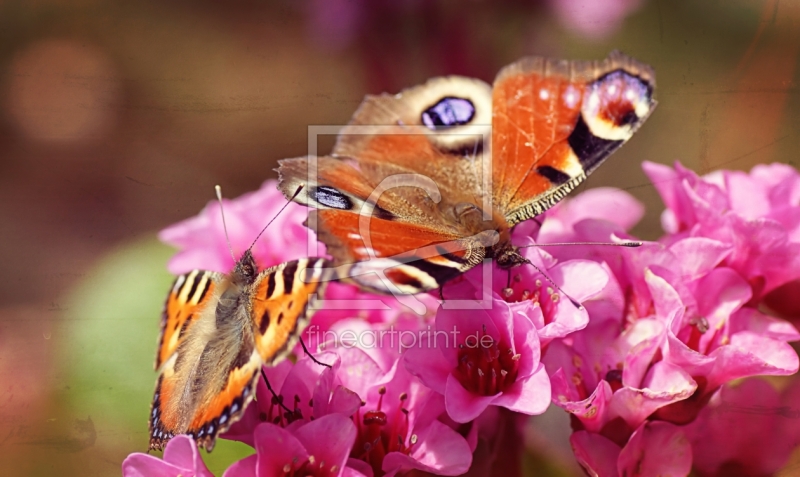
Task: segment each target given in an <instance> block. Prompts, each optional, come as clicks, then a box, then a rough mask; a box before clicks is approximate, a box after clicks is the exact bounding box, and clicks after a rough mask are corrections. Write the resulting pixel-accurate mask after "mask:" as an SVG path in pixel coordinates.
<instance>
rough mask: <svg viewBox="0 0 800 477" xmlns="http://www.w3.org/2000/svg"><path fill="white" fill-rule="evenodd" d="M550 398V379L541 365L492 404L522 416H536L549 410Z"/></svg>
mask: <svg viewBox="0 0 800 477" xmlns="http://www.w3.org/2000/svg"><path fill="white" fill-rule="evenodd" d="M550 398H551V395H550V377H549V376H548V375H547V371H546V370H545V369H544V366H543V365H541V364H539V367H538V368H537V369H536V371H534V373H533V374H532V375H531V376H529V377H527V378H525V379H518V380H517V382H515V383H514V384H513V385H512V386H511V387H510V388H509V389H507V390H505V391H503V393H502V394H500V395H499V396H497V397H496V398H495V399H494V401H492V404H493V405H495V406H503V407H505V408H508V409H510V410H512V411H516V412H519V413H522V414H528V415H535V414H541V413H543V412H544V411H546V410H547V407H548V406H549V405H550Z"/></svg>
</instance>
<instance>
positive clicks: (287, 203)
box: [248, 185, 303, 250]
mask: <svg viewBox="0 0 800 477" xmlns="http://www.w3.org/2000/svg"><path fill="white" fill-rule="evenodd" d="M301 190H303V186H302V185H300V186H298V187H297V190H296V191H294V194H293V195H292V198H291V199H289V200H288V201H287V202H286V203H285V204H283V207H281V210H279V211H278V213H277V214H275V217H273V218H272V220H270V221H269V222H268V223H267V225H265V226H264V228H263V229H261V232H259V233H258V235H257V236H256V239H255V240H253V243H251V244H250V247H249V248H248V250H249V249H251V248H253V245H255V244H256V242H258V239H259V238H261V234H263V233H264V232H265V231H266V230H267V227H269V225H270V224H271V223H272V222H275V219H277V218H278V216H279V215H281V212H283V211H284V209H286V207H289V204H291V203H292V201H293V200H294V199H295V198H296V197H297V196H298V195H300V191H301Z"/></svg>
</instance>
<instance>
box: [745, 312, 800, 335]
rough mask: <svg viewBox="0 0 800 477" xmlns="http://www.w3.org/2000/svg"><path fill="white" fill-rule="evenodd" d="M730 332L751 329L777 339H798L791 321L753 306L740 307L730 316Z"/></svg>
mask: <svg viewBox="0 0 800 477" xmlns="http://www.w3.org/2000/svg"><path fill="white" fill-rule="evenodd" d="M730 321H731V328H730V330H731V333H732V334H734V333H737V332H739V331H751V332H753V333H755V334H757V335H761V336H764V337H765V338H772V339H774V340H778V341H798V340H800V333H798V331H797V328H795V327H794V325H792V324H791V323H789V322H788V321H785V320H781V319H779V318H774V317H772V316H769V315H765V314H763V313H761V312H759V311H758V310H755V309H753V308H742V309H740V310H738V311H737V312H736V313H735V314H734V315H733V316H732V317H731V320H730Z"/></svg>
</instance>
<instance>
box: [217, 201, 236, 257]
mask: <svg viewBox="0 0 800 477" xmlns="http://www.w3.org/2000/svg"><path fill="white" fill-rule="evenodd" d="M214 190H215V191H216V192H217V200H218V201H219V213H220V215H222V229H223V230H225V241H226V242H228V250H229V251H230V252H231V258H232V259H233V261H234V262H235V261H236V256H235V255H234V254H233V246H231V238H230V237H229V236H228V224H226V223H225V211H224V210H223V208H222V187H220V186H218V185H215V186H214Z"/></svg>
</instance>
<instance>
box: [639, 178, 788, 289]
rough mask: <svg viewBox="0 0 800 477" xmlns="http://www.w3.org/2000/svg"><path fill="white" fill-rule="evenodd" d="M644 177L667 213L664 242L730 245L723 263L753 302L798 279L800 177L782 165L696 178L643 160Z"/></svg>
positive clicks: (664, 219) (664, 225)
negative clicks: (706, 241) (702, 241)
mask: <svg viewBox="0 0 800 477" xmlns="http://www.w3.org/2000/svg"><path fill="white" fill-rule="evenodd" d="M643 168H644V170H645V173H646V174H647V175H648V176H649V177H650V179H651V180H652V181H653V183H654V185H655V186H656V189H657V190H658V192H659V194H661V197H662V199H663V200H664V203H665V204H666V206H667V210H665V211H664V213H663V215H662V217H661V222H662V226H663V227H664V230H666V231H667V233H668V235H667V236H666V237H664V238H663V239H662V241H663V242H665V243H672V242H674V241H675V240H678V239H680V238H685V237H706V238H710V239H714V240H717V241H719V242H721V243H724V244H726V245H728V246H730V247H731V252H730V253H729V254H728V256H727V257H725V260H724V261H723V263H722V265H724V266H727V267H730V268H732V269H734V270H735V271H736V272H738V273H739V274H740V275H741V276H742V277H744V278H745V280H747V282H748V283H749V284H750V285H751V286H752V287H753V297H752V300H753V301H754V302H755V303H757V302H758V301H760V300H761V299H762V298H763V297H764V295H766V294H767V293H769V292H770V291H772V290H774V289H776V288H778V287H780V286H781V285H784V284H787V283H790V282H795V281H798V280H800V204H798V200H800V199H798V196H799V195H800V192H798V191H800V185H798V184H800V175H798V173H797V171H795V170H794V169H792V168H790V167H787V166H783V165H771V166H760V167H756V168H754V169H753V171H752V172H751V173H750V175H747V174H744V173H741V172H729V171H720V172H716V173H713V174H709V175H707V176H705V177H698V176H697V174H695V173H694V172H693V171H690V170H688V169H686V168H684V167H683V166H681V165H680V163H676V164H675V169H674V170H673V169H671V168H669V167H667V166H663V165H660V164H654V163H650V162H645V163H644V164H643Z"/></svg>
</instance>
